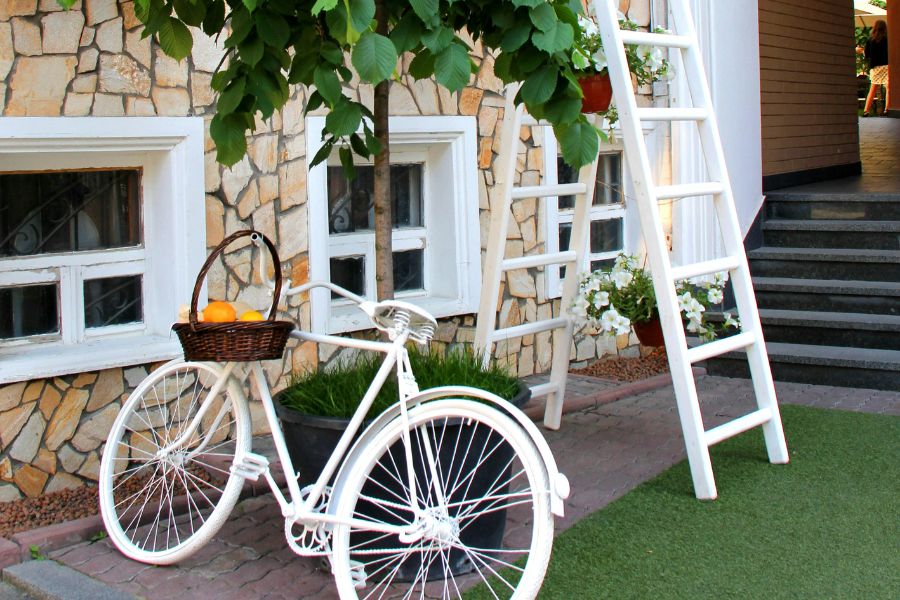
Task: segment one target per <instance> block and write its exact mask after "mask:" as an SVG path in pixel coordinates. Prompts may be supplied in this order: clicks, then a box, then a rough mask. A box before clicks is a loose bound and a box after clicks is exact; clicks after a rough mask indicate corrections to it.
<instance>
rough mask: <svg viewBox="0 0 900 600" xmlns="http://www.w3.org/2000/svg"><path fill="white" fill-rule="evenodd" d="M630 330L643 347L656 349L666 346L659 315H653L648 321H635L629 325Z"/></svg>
mask: <svg viewBox="0 0 900 600" xmlns="http://www.w3.org/2000/svg"><path fill="white" fill-rule="evenodd" d="M631 328H632V329H634V335H636V336H637V339H638V341H639V342H640V343H641V345H643V346H654V347H658V346H665V344H666V343H665V340H664V339H663V332H662V325H661V324H660V322H659V315H654V316H653V318H651V319H650V320H649V321H635V322H633V323H632V324H631Z"/></svg>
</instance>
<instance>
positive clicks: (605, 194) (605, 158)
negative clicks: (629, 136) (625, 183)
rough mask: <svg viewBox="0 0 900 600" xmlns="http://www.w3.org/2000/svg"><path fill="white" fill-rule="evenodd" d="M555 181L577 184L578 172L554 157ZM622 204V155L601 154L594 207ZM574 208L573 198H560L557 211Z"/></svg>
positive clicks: (561, 159)
mask: <svg viewBox="0 0 900 600" xmlns="http://www.w3.org/2000/svg"><path fill="white" fill-rule="evenodd" d="M556 175H557V176H556V180H557V181H558V182H559V183H578V171H577V170H576V169H573V168H572V167H570V166H569V165H567V164H566V163H565V161H564V160H563V158H562V156H558V157H556ZM620 202H622V153H621V152H616V153H613V154H601V155H600V160H599V162H598V164H597V183H596V186H595V187H594V202H593V204H594V206H598V205H601V204H618V203H620ZM572 208H575V196H560V197H559V209H560V210H565V209H572Z"/></svg>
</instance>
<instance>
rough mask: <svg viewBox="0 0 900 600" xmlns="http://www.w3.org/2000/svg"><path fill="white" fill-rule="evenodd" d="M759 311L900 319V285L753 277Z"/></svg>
mask: <svg viewBox="0 0 900 600" xmlns="http://www.w3.org/2000/svg"><path fill="white" fill-rule="evenodd" d="M753 289H754V290H755V292H756V302H757V304H758V305H759V307H760V308H774V309H782V310H813V311H837V312H851V313H865V314H882V315H900V283H895V282H884V281H841V280H833V279H797V278H789V277H754V278H753Z"/></svg>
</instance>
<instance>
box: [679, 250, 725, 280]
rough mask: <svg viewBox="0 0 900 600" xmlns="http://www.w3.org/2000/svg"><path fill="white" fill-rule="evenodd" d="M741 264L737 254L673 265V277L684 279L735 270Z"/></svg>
mask: <svg viewBox="0 0 900 600" xmlns="http://www.w3.org/2000/svg"><path fill="white" fill-rule="evenodd" d="M740 266H741V261H740V260H739V259H738V257H736V256H726V257H724V258H714V259H713V260H706V261H703V262H698V263H691V264H689V265H681V266H680V267H672V279H674V280H675V281H682V280H683V279H690V278H691V277H699V276H700V275H710V274H712V273H718V272H720V271H733V270H734V269H737V268H738V267H740Z"/></svg>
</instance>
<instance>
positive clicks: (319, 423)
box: [275, 384, 531, 581]
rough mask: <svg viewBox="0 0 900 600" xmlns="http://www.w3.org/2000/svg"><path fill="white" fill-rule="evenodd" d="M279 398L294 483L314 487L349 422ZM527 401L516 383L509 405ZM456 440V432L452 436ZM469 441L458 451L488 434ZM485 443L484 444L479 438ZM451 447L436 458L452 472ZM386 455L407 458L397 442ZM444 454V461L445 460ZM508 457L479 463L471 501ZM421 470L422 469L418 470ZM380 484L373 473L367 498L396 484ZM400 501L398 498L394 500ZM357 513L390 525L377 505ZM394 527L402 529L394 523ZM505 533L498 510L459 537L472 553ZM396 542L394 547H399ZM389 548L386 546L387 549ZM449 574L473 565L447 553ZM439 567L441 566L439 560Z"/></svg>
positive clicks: (416, 563)
mask: <svg viewBox="0 0 900 600" xmlns="http://www.w3.org/2000/svg"><path fill="white" fill-rule="evenodd" d="M281 396H282V394H277V395H276V396H275V411H276V412H277V413H278V417H279V419H280V420H281V426H282V429H283V430H284V438H285V442H286V444H287V449H288V453H289V454H290V456H291V460H292V461H293V463H294V468H295V469H296V470H297V471H299V475H298V481H299V483H300V485H301V487H302V486H304V485H308V484H310V483H313V482H314V481H315V480H316V479H317V478H318V476H319V474H320V473H321V472H322V469H323V468H324V467H325V463H326V462H327V461H328V459H329V457H330V456H331V453H332V452H333V451H334V448H335V447H336V446H337V443H338V440H339V439H340V437H341V434H343V432H344V430H345V429H346V427H347V424H348V423H349V419H345V418H336V417H320V416H314V415H306V414H303V413H300V412H297V411H295V410H293V409H291V408H288V407H286V406H284V405H282V404H281V401H280V400H281ZM530 397H531V390H530V389H528V387H526V386H525V385H522V384H520V386H519V393H518V394H516V396H515V397H514V398H512V399H511V400H510V402H512V403H513V404H514V405H515V406H517V407H521V406H523V405H524V404H525V403H526V402H528V400H529V398H530ZM369 423H370V422H367V423H366V424H365V425H366V426H367V425H368V424H369ZM460 426H461V423H458V422H457V423H454V422H453V421H452V420H451V421H449V422H448V423H447V425H445V426H444V427H446V428H459V427H460ZM435 435H436V436H437V437H440V436H441V435H442V434H441V433H440V432H437V431H436V432H435ZM453 435H455V433H454V434H453ZM470 438H471V442H470V441H469V438H466V437H465V436H462V437H461V438H460V440H461V441H460V443H459V447H460V448H467V447H471V448H478V447H484V446H485V445H486V444H487V441H488V440H487V434H486V433H485V432H484V431H483V430H476V431H475V432H474V435H472V436H470ZM481 438H484V439H481ZM453 450H454V448H451V447H443V446H442V447H441V452H440V454H438V456H437V457H436V459H437V461H438V466H439V467H441V466H450V467H451V468H452V465H454V464H455V465H456V468H457V469H458V468H460V460H459V459H456V460H455V461H454V457H453V456H451V455H452V453H453ZM420 452H421V448H415V447H414V448H413V464H415V465H417V466H419V467H421V466H422V465H423V464H424V463H423V460H422V459H421V456H420ZM390 453H391V454H392V455H393V456H395V457H396V461H397V463H398V464H399V463H400V462H402V461H403V460H405V459H404V456H405V452H404V448H403V446H402V444H401V443H399V442H398V443H396V444H394V446H392V447H391V449H390ZM445 455H446V456H445ZM511 458H512V448H511V447H506V448H502V447H501V448H499V449H498V450H497V451H495V452H493V454H492V455H491V456H490V457H489V458H488V459H487V460H485V461H484V462H483V464H481V465H479V467H478V473H477V477H474V478H473V479H472V482H471V484H470V487H469V494H470V497H473V498H475V497H482V496H484V495H486V494H487V493H488V491H489V490H490V489H491V486H492V485H494V484H495V483H496V482H497V481H502V480H503V479H504V478H508V476H507V475H504V473H503V471H504V469H509V461H510V459H511ZM422 468H423V469H424V467H422ZM417 475H419V476H418V477H417V479H418V480H420V481H425V480H426V474H425V473H424V472H423V473H421V474H419V473H418V469H417ZM382 477H383V480H381V479H380V478H379V477H378V476H377V474H373V476H372V477H371V481H370V482H369V483H366V484H365V486H364V487H363V494H364V495H365V494H369V495H372V496H377V495H378V493H379V492H378V489H379V488H382V489H384V488H392V487H394V486H395V485H396V482H395V481H394V479H393V478H392V475H391V474H389V473H386V472H384V473H382ZM368 486H372V489H371V490H369V488H368ZM505 491H506V488H501V490H499V492H500V493H503V492H505ZM398 497H399V496H398ZM356 513H357V514H359V515H361V516H363V517H366V516H368V517H369V518H370V519H372V520H375V521H380V522H389V521H390V520H391V517H390V515H386V514H384V509H383V508H381V507H378V506H375V505H374V504H373V503H367V502H365V501H364V500H362V501H360V502H359V503H358V504H357V507H356ZM397 524H401V523H400V522H399V520H398V523H397ZM505 530H506V510H505V509H504V510H498V511H493V512H488V513H486V514H484V515H482V516H480V517H478V518H477V519H475V520H473V521H472V523H471V524H470V525H469V526H468V527H467V528H466V536H465V537H464V538H463V541H464V542H465V545H466V546H468V547H474V548H499V547H500V543H501V541H502V540H503V534H504V532H505ZM397 544H399V541H398V542H396V544H394V545H397ZM388 545H390V544H388ZM373 557H374V558H373V560H377V557H378V555H377V554H373ZM425 558H426V557H424V556H423V555H422V554H421V553H413V554H412V555H411V556H410V558H408V559H406V560H405V561H404V563H403V564H402V565H401V566H400V568H399V570H398V573H397V576H396V580H397V581H411V580H413V579H414V578H415V577H416V576H417V574H418V573H419V572H420V568H421V566H422V565H421V561H422V560H424V559H425ZM449 560H450V570H451V572H452V573H453V574H454V575H462V574H464V573H467V572H469V571H471V570H473V568H474V565H472V563H471V561H470V559H469V558H468V556H466V555H465V553H464V552H463V551H462V550H458V551H453V552H451V553H450V559H449ZM438 562H439V561H438ZM442 577H443V565H442V564H435V565H432V566H431V567H430V568H429V574H428V579H429V580H431V579H432V578H434V579H439V578H442Z"/></svg>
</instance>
